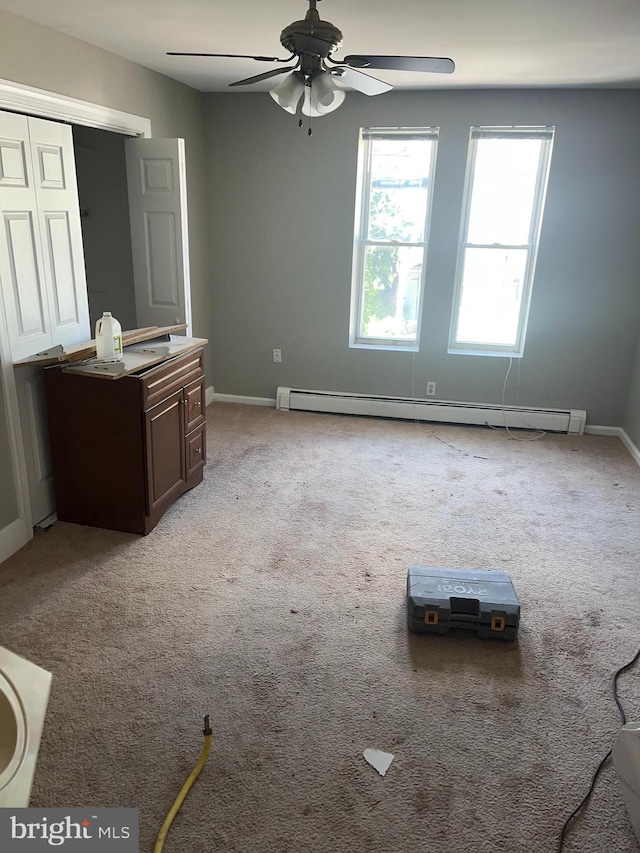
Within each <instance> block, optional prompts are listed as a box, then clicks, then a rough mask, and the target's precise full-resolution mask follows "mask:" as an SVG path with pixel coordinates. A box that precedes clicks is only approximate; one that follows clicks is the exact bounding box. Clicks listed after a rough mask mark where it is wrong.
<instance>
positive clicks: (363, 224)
mask: <svg viewBox="0 0 640 853" xmlns="http://www.w3.org/2000/svg"><path fill="white" fill-rule="evenodd" d="M439 134H440V128H439V127H361V128H360V131H359V138H358V168H357V179H356V204H355V217H354V235H353V259H352V269H351V313H350V322H349V347H350V348H353V349H368V350H387V351H392V352H419V349H420V335H421V330H422V313H423V302H424V291H425V271H426V266H427V253H428V248H429V237H430V230H431V212H432V208H433V186H434V178H435V168H436V157H437V149H438V139H439ZM393 137H396V138H403V139H411V138H416V137H420V138H423V139H428V140H429V141H431V143H432V144H431V153H430V162H429V192H428V196H427V205H426V210H425V220H424V234H423V237H424V239H423V240H422V241H418V242H404V241H400V240H369V239H368V236H366V235H368V233H369V212H370V198H371V163H372V156H373V146H372V144H371V143H372V141H373V140H374V139H375V138H383V139H384V138H393ZM368 246H391V247H394V246H400V247H402V246H407V247H418V248H422V252H423V255H422V269H421V271H420V278H419V282H418V287H419V292H418V300H417V305H416V312H417V325H416V337H415V340H406V339H402V338H373V337H361V336H360V334H359V331H360V327H361V318H362V311H363V307H364V298H365V282H364V275H365V256H366V249H367V247H368Z"/></svg>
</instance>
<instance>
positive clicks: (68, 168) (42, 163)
mask: <svg viewBox="0 0 640 853" xmlns="http://www.w3.org/2000/svg"><path fill="white" fill-rule="evenodd" d="M29 136H30V140H31V158H32V162H33V175H34V183H35V191H36V200H37V206H38V217H39V221H40V235H41V240H42V253H43V261H44V271H45V277H46V279H47V292H48V295H49V320H50V328H51V337H52V341H53V343H54V344H63V345H65V346H68V345H70V344H77V343H80V342H82V341H86V340H88V339H90V338H91V330H90V323H89V302H88V297H87V281H86V277H85V269H84V248H83V245H82V229H81V226H80V205H79V202H78V185H77V180H76V164H75V159H74V155H73V135H72V132H71V128H70V127H69V126H68V125H66V124H60V123H58V122H53V121H44V119H39V118H30V119H29Z"/></svg>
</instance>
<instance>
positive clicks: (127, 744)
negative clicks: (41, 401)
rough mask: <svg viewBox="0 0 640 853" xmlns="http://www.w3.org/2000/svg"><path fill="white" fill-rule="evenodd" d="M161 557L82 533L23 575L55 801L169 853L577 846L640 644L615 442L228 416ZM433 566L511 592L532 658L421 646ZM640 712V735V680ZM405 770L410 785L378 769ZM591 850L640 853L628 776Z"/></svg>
mask: <svg viewBox="0 0 640 853" xmlns="http://www.w3.org/2000/svg"><path fill="white" fill-rule="evenodd" d="M208 419H209V432H208V453H209V460H210V461H209V464H208V466H207V468H206V477H205V482H204V483H203V484H202V485H201V486H199V487H198V488H196V489H195V490H193V491H192V492H190V493H189V494H187V495H185V496H183V497H182V498H181V499H180V500H179V501H178V503H177V504H176V505H174V507H173V508H172V509H171V510H170V511H169V512H168V513H167V514H166V516H165V517H164V518H163V520H162V521H161V523H160V524H159V526H158V527H157V529H156V530H155V531H154V532H153V533H152V534H151V535H150V536H148V537H146V538H137V537H134V536H130V535H126V534H121V533H116V532H112V531H103V530H97V529H90V528H84V527H79V526H75V525H69V524H62V523H58V524H56V525H55V526H54V527H53V528H52V529H51V530H50V532H49V533H47V534H41V535H38V536H37V537H36V538H35V540H34V541H33V542H32V543H30V544H29V545H28V546H27V547H26V548H24V549H23V550H22V551H21V552H20V553H19V554H18V555H16V556H15V557H13V558H12V559H11V560H9V561H8V562H7V563H6V564H4V565H3V566H2V567H1V568H0V583H1V584H2V588H1V596H0V644H2V645H5V646H7V647H9V648H10V649H12V650H13V651H15V652H17V653H18V654H21V655H24V656H25V657H27V658H30V659H32V660H34V661H35V662H36V663H38V664H40V665H42V666H44V667H46V668H47V669H50V670H51V671H52V672H53V674H54V679H53V686H52V693H51V701H50V705H49V711H48V716H47V722H46V727H45V733H44V738H43V745H42V750H41V754H40V760H39V764H38V767H37V773H36V780H35V785H34V789H33V799H32V804H33V805H39V806H80V805H83V806H84V805H94V806H116V805H120V806H132V807H139V808H140V817H141V845H140V849H141V850H142V851H149V850H151V848H152V846H153V840H154V838H155V834H156V832H157V830H158V828H159V826H160V824H161V822H162V819H163V817H164V814H165V812H166V811H167V809H168V808H169V806H170V805H171V803H172V802H173V799H174V797H175V796H176V794H177V791H178V790H179V788H180V786H181V784H182V782H183V780H184V778H185V777H186V775H187V774H188V772H189V771H190V769H191V767H192V765H193V764H194V763H195V761H196V760H197V757H198V755H199V753H200V748H201V743H202V736H201V728H202V716H203V715H204V714H206V713H210V714H211V722H212V726H213V729H214V738H213V749H212V753H211V757H210V759H209V762H208V764H207V766H206V769H205V770H204V771H203V773H202V775H201V777H200V779H199V780H198V782H197V783H196V785H195V787H194V788H193V790H192V792H191V794H190V796H189V798H188V800H187V802H186V804H185V806H184V807H183V809H182V811H181V812H180V814H179V816H178V819H177V820H176V822H175V824H174V826H173V828H172V829H171V831H170V834H169V837H168V839H167V842H166V844H165V853H197V852H198V851H203V853H205V851H206V853H209V851H211V853H218V851H219V853H231V851H234V853H236V851H237V853H246V852H247V851H250V850H259V851H261V853H325V851H326V853H333V851H340V853H341V851H345V853H347V851H348V853H396V851H398V853H399V851H406V850H415V851H420V853H430V851H470V853H485V851H486V853H489V851H491V853H495V851H496V850H505V851H509V853H521V851H522V853H524V851H536V853H538V851H554V850H555V843H556V838H557V833H558V831H559V829H560V826H561V824H562V821H563V819H564V817H565V815H566V813H567V812H568V811H571V809H572V808H573V807H574V806H575V805H576V804H577V802H578V801H579V799H580V797H581V796H582V794H583V792H584V790H585V788H586V785H587V784H588V781H589V779H590V777H591V774H592V772H593V770H594V769H595V766H596V764H597V762H598V761H599V759H600V757H601V756H602V755H603V754H604V753H605V752H606V751H607V749H608V748H609V747H610V745H611V743H612V738H613V735H614V733H615V731H616V730H617V728H618V715H617V711H616V708H615V705H614V703H613V701H612V699H611V697H610V694H609V677H610V674H611V673H612V672H613V670H614V669H616V668H617V667H618V666H619V665H621V664H622V663H624V662H626V661H627V660H629V659H630V658H631V657H632V656H633V655H634V653H635V652H636V649H637V647H638V645H640V631H639V630H638V626H639V625H640V596H639V595H638V591H639V585H640V583H639V581H640V578H639V566H638V563H639V561H638V552H639V548H638V544H639V531H640V469H639V468H638V467H637V466H636V465H635V463H634V462H633V460H632V459H631V457H630V456H629V455H628V453H627V452H626V450H625V449H624V448H623V446H622V445H621V444H620V443H619V442H618V441H617V440H616V439H612V438H602V437H595V436H584V437H578V436H573V437H569V436H547V437H546V438H544V439H543V440H541V441H536V442H522V441H513V440H509V439H508V438H507V437H506V436H505V434H504V433H503V432H496V431H491V430H488V429H481V428H468V427H451V426H434V425H424V424H422V425H418V424H414V423H408V422H393V421H384V420H374V419H362V418H349V417H340V416H333V415H314V414H304V413H284V412H277V411H275V410H273V409H266V408H257V407H249V406H240V405H235V404H220V403H215V404H214V405H213V406H210V407H209V409H208ZM412 563H423V564H427V565H434V566H451V567H459V568H464V567H468V568H474V569H503V570H507V571H509V572H510V573H511V575H512V578H513V581H514V583H515V586H516V589H517V592H518V594H519V596H520V599H521V603H522V624H521V631H520V640H519V642H518V643H516V644H507V643H501V642H498V641H489V640H485V641H482V640H478V639H477V638H476V637H475V636H474V635H473V634H471V633H467V632H460V633H457V634H455V635H454V634H451V635H449V636H446V637H437V636H436V637H434V636H415V635H410V634H409V633H408V632H407V630H406V627H405V602H404V593H405V578H406V571H407V568H408V566H409V565H411V564H412ZM620 688H621V691H620V692H621V699H622V701H623V703H624V704H625V706H626V708H627V711H628V716H629V718H630V719H633V718H634V717H635V718H637V717H639V716H640V673H639V672H637V671H636V672H631V673H628V674H626V675H624V676H623V677H622V679H621V682H620ZM367 747H375V748H378V749H382V750H385V751H388V752H392V753H394V755H395V760H394V762H393V764H392V765H391V768H390V770H389V772H388V774H387V776H386V777H385V778H381V777H380V776H378V775H377V774H376V772H375V771H374V770H373V769H372V768H371V767H370V766H369V765H367V764H366V763H365V762H364V760H363V758H362V752H363V750H364V749H365V748H367ZM565 849H566V850H567V851H590V853H591V851H595V852H596V853H597V851H621V853H627V851H636V850H638V845H637V843H636V841H635V840H634V836H633V834H632V831H631V827H630V824H629V822H628V819H627V816H626V812H625V810H624V806H623V802H622V798H621V794H620V790H619V786H618V783H617V780H616V778H615V775H614V773H613V770H612V768H611V767H609V768H607V769H606V771H605V772H604V773H603V775H602V777H601V780H600V782H599V784H598V786H597V788H596V791H595V794H594V797H593V799H592V802H591V804H590V805H589V807H588V809H587V811H586V814H585V815H584V816H583V817H582V818H580V819H579V820H578V821H577V822H576V823H575V824H574V825H573V827H572V829H571V831H570V833H569V836H568V839H567V844H566V848H565Z"/></svg>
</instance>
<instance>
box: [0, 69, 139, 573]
mask: <svg viewBox="0 0 640 853" xmlns="http://www.w3.org/2000/svg"><path fill="white" fill-rule="evenodd" d="M0 110H8V111H10V112H17V113H26V114H28V115H32V116H36V117H37V118H45V119H46V118H49V119H53V120H56V121H64V122H67V123H69V124H79V125H85V126H86V127H95V128H98V129H100V130H110V131H113V132H115V133H121V134H124V135H126V136H140V137H143V138H150V137H151V120H150V119H148V118H146V117H145V116H139V115H134V114H133V113H125V112H122V111H121V110H114V109H111V108H110V107H104V106H101V105H100V104H94V103H91V102H89V101H81V100H79V99H77V98H71V97H69V96H68V95H59V94H57V93H56V92H48V91H46V90H45V89H37V88H35V87H32V86H26V85H24V84H23V83H14V82H12V81H11V80H1V79H0ZM7 331H8V330H7V317H6V314H5V310H4V302H3V300H2V299H1V298H0V368H1V370H2V393H3V397H4V408H5V413H6V420H7V432H8V436H9V451H10V455H11V462H12V467H13V478H14V483H15V498H16V503H17V506H18V518H17V519H15V520H14V521H12V522H10V523H9V524H8V525H7V526H6V527H4V528H2V529H1V530H0V563H1V562H2V561H3V560H5V559H7V558H8V557H10V556H11V554H14V553H15V552H16V551H17V550H18V549H19V548H22V547H23V545H26V544H27V542H28V541H29V540H30V539H32V538H33V528H32V526H31V510H30V507H29V488H28V481H27V469H26V465H25V457H24V446H23V443H22V435H21V429H20V417H19V414H18V398H17V394H16V383H15V377H14V372H13V361H12V358H11V352H10V350H9V342H8V335H7Z"/></svg>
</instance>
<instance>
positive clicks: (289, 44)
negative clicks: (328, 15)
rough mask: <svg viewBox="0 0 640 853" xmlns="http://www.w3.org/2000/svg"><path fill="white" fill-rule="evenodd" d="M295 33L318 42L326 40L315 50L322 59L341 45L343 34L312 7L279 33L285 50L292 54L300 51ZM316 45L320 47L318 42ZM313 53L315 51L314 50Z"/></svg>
mask: <svg viewBox="0 0 640 853" xmlns="http://www.w3.org/2000/svg"><path fill="white" fill-rule="evenodd" d="M297 35H298V36H309V37H310V38H313V39H319V40H320V42H326V47H325V46H322V48H321V49H320V50H318V51H317V55H318V56H320V57H321V58H322V59H326V58H327V56H329V54H330V53H333V52H334V51H336V50H337V49H338V48H339V47H340V46H341V45H342V38H343V36H342V33H341V32H340V30H339V29H338V28H337V27H334V25H333V24H331V23H329V21H322V20H320V15H319V14H318V12H317V10H316V9H313V8H312V9H309V11H308V12H307V14H306V15H305V19H304V21H294V22H293V23H292V24H289V26H288V27H285V28H284V30H283V31H282V32H281V33H280V43H281V44H282V46H283V47H284V48H285V49H286V50H288V51H289V52H290V53H293V54H299V53H300V52H301V51H300V50H299V49H298V48H297V46H296V36H297ZM318 47H320V45H319V44H318ZM302 52H304V51H302ZM314 53H316V51H315V50H314Z"/></svg>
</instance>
